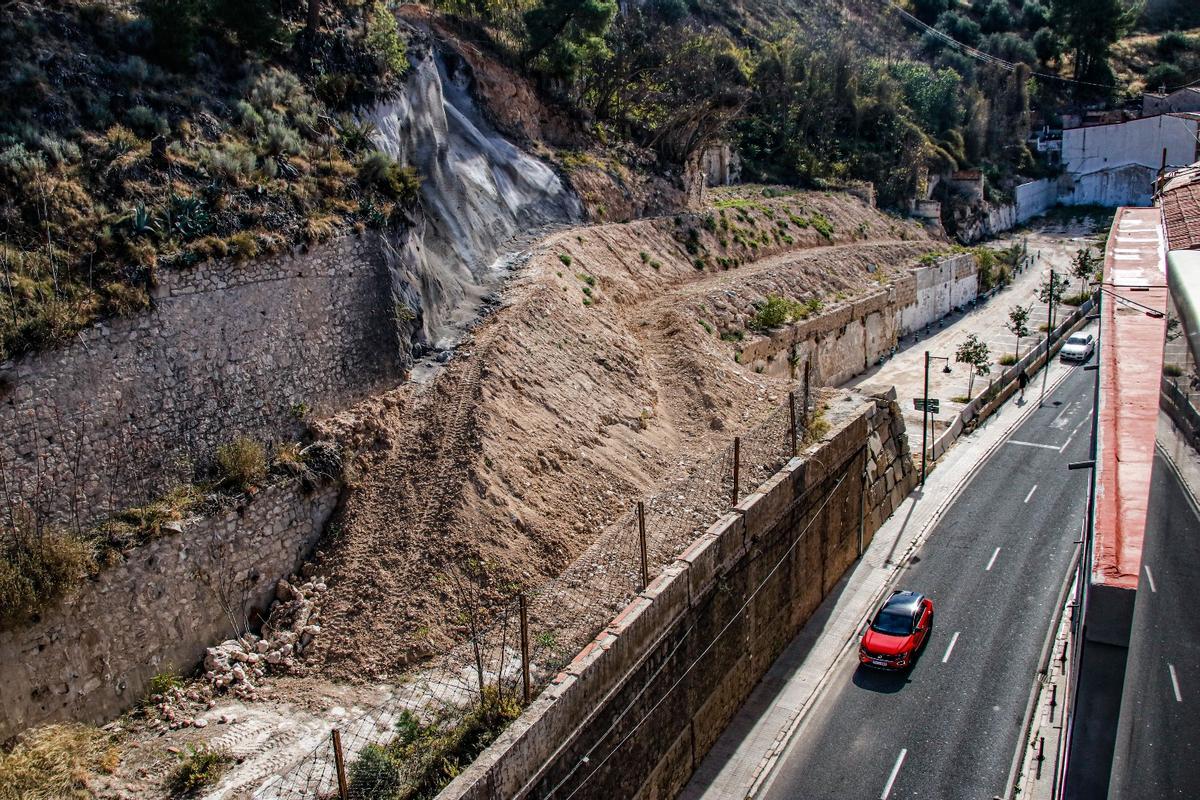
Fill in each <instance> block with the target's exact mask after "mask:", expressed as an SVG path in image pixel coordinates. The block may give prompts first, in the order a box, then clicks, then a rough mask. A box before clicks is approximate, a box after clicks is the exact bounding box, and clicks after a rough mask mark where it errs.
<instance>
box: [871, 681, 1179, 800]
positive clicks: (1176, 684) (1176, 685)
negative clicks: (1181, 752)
mask: <svg viewBox="0 0 1200 800" xmlns="http://www.w3.org/2000/svg"><path fill="white" fill-rule="evenodd" d="M1167 669H1168V670H1169V671H1170V672H1171V688H1172V689H1174V690H1175V702H1176V703H1182V702H1183V695H1181V694H1179V676H1178V675H1176V674H1175V665H1174V664H1167ZM888 785H889V786H890V785H891V784H888Z"/></svg>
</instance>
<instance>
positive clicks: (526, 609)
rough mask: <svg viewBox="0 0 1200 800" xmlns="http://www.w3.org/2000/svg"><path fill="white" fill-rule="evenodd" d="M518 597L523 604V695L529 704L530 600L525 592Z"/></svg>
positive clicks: (530, 694) (526, 703)
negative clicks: (526, 597)
mask: <svg viewBox="0 0 1200 800" xmlns="http://www.w3.org/2000/svg"><path fill="white" fill-rule="evenodd" d="M517 599H518V601H519V602H520V606H521V692H522V694H521V696H522V697H523V698H525V705H529V701H530V699H532V691H531V690H530V686H529V601H528V600H526V599H525V593H524V592H521V594H520V595H518V596H517Z"/></svg>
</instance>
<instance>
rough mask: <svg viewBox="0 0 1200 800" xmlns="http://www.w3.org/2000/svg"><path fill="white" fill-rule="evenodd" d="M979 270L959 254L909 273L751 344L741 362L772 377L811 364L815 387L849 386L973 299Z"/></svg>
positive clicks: (976, 291) (963, 255)
mask: <svg viewBox="0 0 1200 800" xmlns="http://www.w3.org/2000/svg"><path fill="white" fill-rule="evenodd" d="M976 269H977V267H976V264H975V258H974V256H971V255H970V254H960V255H955V256H950V257H948V258H944V259H942V260H941V261H939V262H938V263H937V264H934V265H932V266H929V267H918V268H915V269H912V270H909V271H908V273H907V274H905V275H903V276H901V277H900V278H898V279H897V280H896V281H895V282H894V283H893V284H892V285H891V286H888V287H887V288H885V289H881V290H879V291H877V292H874V293H873V294H870V295H867V296H866V297H862V298H859V299H858V300H855V301H853V302H849V303H842V304H839V305H837V306H835V307H833V308H831V309H830V310H829V311H827V312H825V313H824V314H821V315H820V316H816V317H812V318H810V319H806V320H802V321H800V322H797V323H794V324H792V325H787V326H785V327H782V328H780V329H779V330H777V331H774V332H772V333H771V334H769V335H767V336H762V337H760V338H757V339H754V340H753V341H750V342H747V343H746V344H745V345H744V347H743V348H742V353H741V361H742V363H743V364H747V365H748V366H750V367H752V368H753V369H755V370H758V371H759V372H765V373H767V374H769V375H789V374H791V373H792V372H793V371H794V370H795V369H796V365H803V364H808V363H811V364H812V365H813V370H814V373H813V376H812V377H813V380H814V381H815V382H816V383H818V384H823V385H826V386H837V385H839V384H842V383H845V382H846V381H847V380H849V379H850V378H853V377H854V376H855V375H858V374H859V373H860V372H862V371H863V370H866V369H868V368H870V367H871V365H873V364H874V363H875V362H876V361H878V359H879V357H880V356H881V355H883V354H884V353H888V352H890V351H891V349H892V347H893V346H894V345H895V344H896V341H897V339H898V338H899V337H900V336H904V335H906V334H909V333H911V332H912V331H914V330H917V329H918V328H922V327H924V326H925V325H927V324H929V323H930V322H934V321H936V320H939V319H941V318H942V317H944V316H945V315H946V314H948V313H950V310H951V309H952V308H955V307H958V306H961V305H963V304H964V303H966V302H968V301H969V300H971V299H972V298H974V297H975V296H976V295H977V294H978V290H979V279H978V275H977V272H976Z"/></svg>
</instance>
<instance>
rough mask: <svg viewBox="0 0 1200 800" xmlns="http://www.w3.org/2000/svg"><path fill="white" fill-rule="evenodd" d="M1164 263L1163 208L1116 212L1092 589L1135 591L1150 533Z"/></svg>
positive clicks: (1103, 344)
mask: <svg viewBox="0 0 1200 800" xmlns="http://www.w3.org/2000/svg"><path fill="white" fill-rule="evenodd" d="M1164 258H1165V250H1164V242H1163V235H1162V226H1161V224H1160V216H1159V210H1158V209H1156V208H1121V209H1118V210H1117V215H1116V217H1115V218H1114V219H1113V227H1112V230H1111V232H1110V233H1109V238H1108V246H1107V247H1106V248H1105V255H1104V283H1105V291H1104V293H1103V295H1102V300H1101V305H1100V308H1101V312H1100V315H1101V320H1100V326H1101V327H1100V411H1099V421H1098V436H1099V441H1098V447H1097V459H1098V463H1097V465H1096V470H1097V472H1096V520H1095V540H1094V548H1093V552H1094V557H1093V564H1092V583H1093V584H1102V585H1105V586H1112V587H1116V588H1122V589H1136V588H1137V585H1138V572H1139V571H1140V570H1141V563H1142V540H1143V538H1144V537H1145V533H1146V510H1147V507H1148V504H1149V499H1150V474H1151V470H1152V467H1153V464H1154V440H1155V434H1156V431H1157V427H1158V394H1159V381H1160V380H1161V377H1160V376H1161V373H1162V346H1163V345H1162V343H1163V337H1164V335H1165V333H1166V310H1167V288H1166V285H1167V277H1166V274H1165V273H1164ZM1147 308H1149V309H1153V310H1156V311H1159V312H1161V318H1158V317H1153V316H1149V315H1148V314H1147V311H1146V309H1147Z"/></svg>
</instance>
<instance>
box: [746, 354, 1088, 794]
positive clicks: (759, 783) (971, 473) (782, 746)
mask: <svg viewBox="0 0 1200 800" xmlns="http://www.w3.org/2000/svg"><path fill="white" fill-rule="evenodd" d="M1043 368H1044V369H1049V365H1047V366H1046V367H1043ZM1069 375H1071V370H1065V371H1063V372H1062V374H1060V375H1059V376H1058V377H1056V378H1054V381H1053V383H1052V384H1051V386H1048V387H1047V389H1046V394H1047V395H1049V394H1050V393H1051V392H1052V391H1054V390H1057V389H1058V387H1059V385H1060V384H1062V382H1063V381H1065V380H1066V379H1067V377H1068V376H1069ZM1007 403H1008V401H1007V400H1006V401H1005V403H1004V404H1001V406H999V407H998V408H1003V406H1004V405H1005V404H1007ZM1037 408H1039V406H1035V405H1033V404H1032V403H1030V404H1029V406H1028V408H1027V409H1026V410H1025V413H1024V414H1023V415H1018V416H1017V417H1016V418H1015V419H1014V421H1013V424H1012V427H1011V428H1010V432H1011V430H1013V429H1015V428H1016V427H1017V426H1018V425H1019V424H1021V423H1022V422H1024V421H1025V420H1026V419H1028V418H1029V417H1030V416H1031V415H1032V414H1033V412H1034V410H1035V409H1037ZM985 422H986V420H985ZM975 430H978V428H976V429H975ZM960 438H961V436H960V437H956V439H955V442H954V443H955V444H956V443H957V442H958V440H959V439H960ZM1007 438H1008V436H1007V433H1006V434H1005V435H1003V436H1001V438H999V439H997V440H996V441H995V442H993V443H992V444H991V445H990V446H989V447H988V448H987V450H985V451H984V452H983V454H982V455H981V457H980V458H979V460H978V461H977V462H976V463H975V464H974V465H973V466H972V467H971V469H970V470H968V471H967V473H966V474H965V475H964V476H963V477H962V479H961V480H960V481H959V482H958V483H956V484H955V485H954V487H953V488H952V489H951V490H950V491H949V492H948V493H947V495H946V498H945V499H944V500H943V501H942V502H941V504H940V505H939V506H938V507H937V509H936V510H935V511H934V512H933V515H932V516H931V517H930V518H929V521H928V522H926V523H925V525H924V526H922V528H921V530H920V531H918V532H917V534H916V535H915V536H914V537H913V540H912V542H910V543H909V546H908V547H907V548H906V549H905V551H904V554H903V555H901V556H900V558H898V559H896V561H895V562H893V564H892V567H891V572H892V574H891V575H890V576H889V577H888V579H887V580H886V581H885V582H884V584H883V587H882V588H881V589H880V590H879V591H878V592H876V593H875V594H874V595H873V596H872V597H871V602H870V604H869V605H868V613H869V612H870V609H871V608H874V607H875V605H876V604H878V602H879V599H880V598H881V597H883V595H884V594H885V593H886V592H887V591H888V590H889V589H890V588H891V587H892V586H893V585H894V582H895V579H896V575H897V574H898V573H899V571H900V568H901V567H903V566H904V565H905V564H906V563H907V562H908V560H909V559H910V558H911V557H912V555H913V554H914V553H915V552H916V551H917V550H918V549H920V547H921V545H923V544H924V543H925V541H926V540H927V539H928V537H929V534H930V533H931V532H932V531H933V528H934V527H935V526H936V524H937V522H938V520H940V519H941V518H942V515H943V514H945V512H946V508H947V507H949V505H950V504H951V503H953V502H954V501H955V500H956V499H957V498H958V496H959V495H960V494H961V493H962V490H963V489H964V488H965V487H966V486H967V484H968V483H970V482H971V480H972V479H974V477H975V475H976V474H977V473H978V472H979V470H980V469H982V468H983V465H984V463H985V462H987V460H988V459H989V458H991V456H992V454H993V453H994V452H995V451H996V450H997V449H999V447H1000V446H1001V445H1002V444H1004V442H1005V440H1006V439H1007ZM913 491H916V490H915V489H914V490H913ZM893 513H895V512H893ZM860 627H861V626H859V625H856V626H855V628H854V633H853V634H852V635H851V636H850V638H849V639H847V640H846V642H845V643H843V644H842V647H841V649H840V650H838V654H837V656H836V657H835V658H834V660H833V662H832V663H830V664H829V666H827V667H826V668H825V671H824V673H822V675H821V678H820V680H818V681H817V685H816V686H815V687H814V688H813V691H812V694H811V695H810V696H809V699H808V701H807V702H806V703H804V705H802V706H801V707H800V708H799V709H797V710H796V712H795V714H793V715H792V718H791V719H790V720H789V721H788V722H787V724H786V725H784V727H783V729H782V730H781V731H780V733H779V734H778V735H777V736H776V737H775V740H774V741H773V742H772V743H771V746H770V747H769V748H768V749H767V754H766V755H765V756H764V757H763V758H762V759H761V760H760V761H759V763H758V766H757V767H755V769H754V773H753V774H754V780H753V781H752V782H751V784H750V787H749V788H748V789H747V790H746V794H745V795H744V800H757V798H758V797H759V793H760V792H762V790H763V789H764V788H765V787H766V785H767V783H768V782H769V779H770V778H771V776H772V775H773V774H774V770H775V766H776V764H778V762H779V759H780V757H781V756H782V755H783V752H784V751H785V750H786V749H787V748H788V746H789V745H790V744H791V742H792V740H793V739H794V738H795V735H796V733H797V732H798V731H799V729H800V726H801V725H802V724H803V723H804V720H805V718H806V717H807V716H808V712H809V710H811V708H812V707H813V705H815V702H814V701H815V700H816V698H818V697H819V696H820V695H821V694H822V693H823V692H824V690H825V688H826V687H827V686H828V685H829V680H830V677H831V676H832V674H833V670H834V668H835V667H836V666H837V665H838V664H839V663H840V662H841V661H842V659H843V658H844V657H845V655H846V652H847V651H848V649H849V648H850V646H851V645H852V644H853V643H854V642H855V641H856V640H857V638H858V631H859V628H860ZM1052 629H1053V628H1052ZM1026 728H1028V725H1026ZM1026 735H1028V730H1026ZM1023 749H1024V745H1023V744H1022V750H1023ZM1018 752H1020V751H1018Z"/></svg>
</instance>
